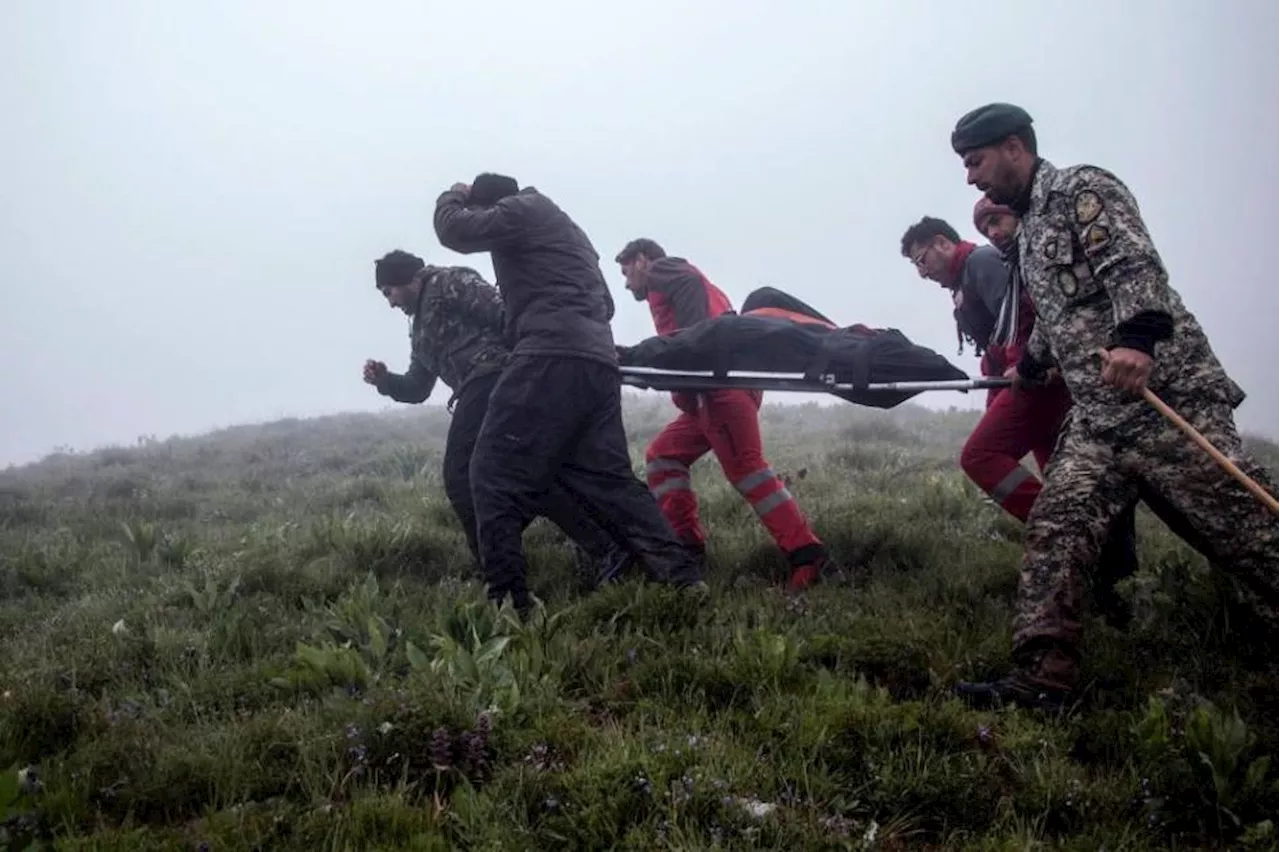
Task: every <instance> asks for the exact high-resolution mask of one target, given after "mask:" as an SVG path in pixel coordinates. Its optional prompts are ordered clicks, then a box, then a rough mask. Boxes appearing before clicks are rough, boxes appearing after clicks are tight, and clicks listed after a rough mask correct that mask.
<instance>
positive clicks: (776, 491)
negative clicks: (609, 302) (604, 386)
mask: <svg viewBox="0 0 1280 852" xmlns="http://www.w3.org/2000/svg"><path fill="white" fill-rule="evenodd" d="M614 260H615V261H616V262H617V263H618V265H619V266H620V267H621V268H622V274H623V276H624V277H625V278H626V281H627V284H626V286H627V289H628V290H629V291H630V292H631V294H632V295H633V296H634V297H635V299H636V301H638V302H647V303H648V305H649V313H650V315H651V316H652V317H653V324H654V327H655V328H656V330H657V332H658V334H660V335H665V334H671V333H673V332H675V331H677V330H679V329H682V328H688V327H689V326H691V325H694V324H695V323H698V322H701V321H703V320H705V319H710V318H711V317H717V316H720V315H722V314H727V313H734V309H733V304H732V302H730V300H729V297H728V296H726V295H725V294H724V292H723V291H721V290H720V289H719V288H718V287H716V286H715V285H714V284H712V283H711V282H710V281H709V280H707V277H706V276H705V275H703V274H702V272H700V271H699V270H698V268H697V267H695V266H694V265H693V264H691V263H690V262H689V261H687V260H685V259H684V258H682V257H668V256H667V253H666V252H665V251H664V250H663V249H662V246H660V245H658V243H656V242H654V241H653V240H651V239H647V238H640V239H635V240H632V241H631V242H629V243H627V244H626V246H624V247H623V249H622V251H620V252H618V255H617V256H616V257H615V258H614ZM671 396H672V401H673V402H674V403H675V405H676V407H677V408H678V409H680V414H679V415H678V416H677V417H676V418H675V419H674V420H672V421H671V422H670V423H668V424H667V425H666V427H665V428H663V430H662V431H661V432H659V433H658V435H657V436H656V437H654V439H653V440H652V441H651V442H650V443H649V446H648V448H647V449H646V450H645V476H646V478H647V479H648V483H649V489H650V491H652V492H653V494H654V496H655V497H656V498H657V500H658V505H659V506H660V507H661V508H662V512H663V514H664V515H666V517H667V520H668V521H670V522H671V525H672V526H673V527H674V528H675V530H676V534H677V535H679V536H680V538H681V540H682V541H683V542H684V543H685V546H686V547H688V548H689V549H690V550H691V551H692V552H694V553H695V554H697V556H698V558H699V559H700V560H703V559H705V555H706V533H705V532H704V531H703V528H702V524H701V523H700V522H699V520H698V498H697V496H696V495H695V494H694V492H693V486H692V483H691V481H690V471H689V469H690V467H692V466H693V463H694V462H696V461H697V460H698V459H700V458H702V456H704V455H705V454H706V453H707V452H708V451H711V452H712V453H714V454H715V457H716V459H717V460H718V461H719V462H720V467H721V469H722V470H723V471H724V474H725V476H726V477H727V478H728V479H729V482H730V484H732V485H733V487H734V488H735V489H736V490H737V491H738V493H739V494H741V495H742V497H743V498H744V499H745V500H746V501H747V502H748V503H749V504H750V505H751V508H752V509H753V510H754V511H755V513H756V516H757V517H758V518H759V519H760V522H761V523H762V524H763V525H764V527H765V529H767V530H768V531H769V534H770V535H771V536H772V537H773V540H774V541H775V542H776V543H777V545H778V547H779V548H780V549H781V550H782V552H783V553H784V554H785V555H786V558H787V561H788V563H789V565H790V567H791V576H790V579H789V581H788V584H787V585H788V588H789V589H790V590H791V591H798V590H800V589H804V588H806V587H807V586H809V585H810V584H811V583H812V582H813V581H814V580H815V579H816V578H817V577H818V575H819V573H820V572H821V571H822V569H823V567H824V565H825V564H826V563H827V561H828V555H827V550H826V548H825V547H824V545H823V543H822V541H821V540H819V538H818V536H817V535H815V534H814V532H813V530H812V529H811V528H810V526H809V522H808V520H807V519H806V518H805V516H804V513H803V512H801V511H800V507H799V506H798V505H797V504H796V501H795V498H794V497H792V495H791V493H790V491H788V490H787V486H786V485H785V483H783V481H782V479H781V478H780V477H779V476H778V475H777V474H776V473H775V472H774V471H773V468H772V467H771V466H770V465H769V461H768V459H766V458H765V455H764V449H763V446H762V442H761V439H760V421H759V418H758V414H759V410H760V405H761V402H762V400H763V394H762V393H761V392H760V391H755V390H739V389H733V388H723V389H717V390H710V391H701V392H698V393H693V392H686V391H677V392H675V393H673V394H672V395H671Z"/></svg>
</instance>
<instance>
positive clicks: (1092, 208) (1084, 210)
mask: <svg viewBox="0 0 1280 852" xmlns="http://www.w3.org/2000/svg"><path fill="white" fill-rule="evenodd" d="M1075 208H1076V221H1077V222H1079V223H1080V224H1081V225H1087V224H1089V223H1090V222H1092V221H1093V220H1094V219H1097V218H1098V217H1099V216H1101V215H1102V199H1101V198H1099V197H1098V193H1096V192H1094V191H1093V190H1092V189H1082V190H1080V191H1079V192H1077V193H1076V197H1075Z"/></svg>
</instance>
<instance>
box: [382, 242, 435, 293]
mask: <svg viewBox="0 0 1280 852" xmlns="http://www.w3.org/2000/svg"><path fill="white" fill-rule="evenodd" d="M426 265H427V264H426V262H425V261H424V260H423V259H422V258H420V257H418V256H417V255H415V254H409V252H407V251H401V250H400V249H396V250H395V251H391V252H387V253H386V254H385V255H383V256H382V257H381V258H379V259H378V260H377V261H375V262H374V265H373V278H374V283H375V284H376V285H377V287H378V288H379V289H381V288H382V287H403V286H404V285H406V284H408V283H409V282H410V281H412V280H413V276H415V275H417V274H418V272H419V271H420V270H422V269H423V268H425V267H426Z"/></svg>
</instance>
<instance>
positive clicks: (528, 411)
mask: <svg viewBox="0 0 1280 852" xmlns="http://www.w3.org/2000/svg"><path fill="white" fill-rule="evenodd" d="M434 226H435V232H436V236H437V237H438V238H439V240H440V243H441V244H442V245H444V246H445V247H446V248H449V249H452V250H453V251H456V252H459V253H461V254H472V253H475V252H482V251H485V252H489V256H490V258H491V260H492V262H493V269H494V275H495V278H496V284H497V287H498V290H499V291H500V292H501V295H502V301H503V304H504V306H505V316H504V329H505V336H506V342H507V344H508V345H509V346H510V348H511V356H510V359H509V360H508V362H507V363H506V365H505V366H504V367H503V369H502V372H501V374H500V375H499V377H498V379H497V382H496V384H495V385H494V388H493V394H492V397H491V398H490V400H489V409H488V411H487V412H486V414H485V417H484V421H483V424H482V425H481V427H480V432H479V435H478V436H477V438H476V446H475V451H474V453H473V454H472V457H471V491H472V496H473V498H474V500H475V507H476V529H477V538H478V542H479V549H480V559H481V564H482V565H483V568H484V572H485V574H486V576H487V577H488V581H489V594H490V597H491V598H492V599H493V600H495V601H501V600H502V599H503V598H504V597H505V596H506V595H508V594H510V595H511V597H512V598H513V602H514V604H515V606H516V608H517V610H519V611H520V612H522V613H524V612H527V611H528V609H529V606H530V600H529V593H528V589H527V586H526V574H527V570H528V569H527V565H526V563H525V557H524V548H523V543H522V540H521V531H522V529H523V528H524V525H525V524H526V523H527V519H528V518H529V517H531V516H532V515H534V514H537V513H538V511H539V501H540V500H541V498H542V495H543V494H544V493H545V492H546V491H547V490H548V489H549V488H550V487H551V486H552V485H553V484H559V485H560V486H561V487H563V488H564V489H565V490H566V491H568V492H569V493H570V494H571V495H572V496H573V498H574V499H575V501H576V502H577V503H578V505H579V506H581V507H583V508H584V509H585V510H586V511H588V512H589V513H590V515H591V517H592V519H593V520H594V521H595V522H596V523H598V524H599V525H600V526H601V527H603V528H604V529H605V531H606V532H608V534H609V535H610V536H611V537H612V538H613V540H614V542H615V543H617V545H618V546H619V547H620V548H621V549H622V550H624V551H625V552H626V553H628V554H629V555H631V556H634V557H636V558H638V559H639V560H640V561H641V562H642V564H643V565H644V567H645V569H646V571H647V572H648V574H649V576H650V577H651V578H652V579H656V580H660V581H665V582H670V583H673V584H675V585H677V586H681V587H686V586H696V587H698V588H699V589H705V588H706V586H705V584H704V583H702V582H701V570H700V566H699V565H698V563H697V562H695V561H694V560H693V559H692V558H691V557H690V556H689V554H688V553H686V552H685V550H684V548H682V547H681V546H680V542H679V541H678V540H677V538H676V536H675V534H674V532H673V531H672V529H671V527H670V525H669V524H668V523H667V522H666V520H665V519H664V518H663V516H662V513H661V512H660V511H659V510H658V505H657V503H656V502H655V501H654V499H653V497H652V496H651V495H650V494H649V492H648V489H646V488H645V486H644V483H642V482H640V480H639V479H637V478H636V475H635V473H634V472H633V471H632V469H631V456H630V453H629V451H628V447H627V436H626V432H625V430H624V427H623V422H622V385H621V376H620V374H619V372H618V360H617V351H616V349H615V346H614V341H613V331H612V329H611V328H610V327H609V321H610V320H611V319H612V318H613V308H614V305H613V299H612V297H611V296H610V294H609V288H608V287H607V285H606V284H605V280H604V274H603V273H602V272H601V270H600V258H599V255H598V254H597V253H596V250H595V248H594V247H593V246H592V245H591V241H590V240H589V239H588V238H587V235H586V234H585V233H583V231H582V229H581V228H579V227H578V225H577V224H575V223H574V221H573V220H572V219H570V218H569V216H568V215H566V214H565V212H564V211H563V210H561V209H560V207H558V206H557V205H556V203H555V202H554V201H552V200H551V199H550V198H548V197H547V196H545V195H543V194H542V193H540V192H538V191H537V190H536V189H534V188H533V187H525V188H524V189H520V187H519V184H518V183H517V182H516V181H515V180H514V179H513V178H510V177H507V176H505V175H496V174H491V173H486V174H482V175H479V176H478V177H477V178H476V179H475V182H474V184H473V185H472V186H468V185H466V184H461V183H459V184H454V185H453V187H451V188H450V189H449V190H447V191H445V192H443V193H441V195H440V196H439V198H438V199H437V201H436V208H435V215H434Z"/></svg>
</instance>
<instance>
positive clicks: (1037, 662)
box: [955, 647, 1079, 710]
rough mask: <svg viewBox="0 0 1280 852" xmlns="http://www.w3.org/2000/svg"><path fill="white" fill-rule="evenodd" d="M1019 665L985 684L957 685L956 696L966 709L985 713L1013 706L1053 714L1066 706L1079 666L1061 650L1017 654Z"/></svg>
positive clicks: (1077, 676)
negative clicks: (967, 705) (1051, 711)
mask: <svg viewBox="0 0 1280 852" xmlns="http://www.w3.org/2000/svg"><path fill="white" fill-rule="evenodd" d="M1014 657H1015V659H1019V658H1021V659H1020V660H1019V663H1018V664H1017V665H1016V666H1015V667H1014V670H1013V671H1012V672H1010V673H1009V674H1007V675H1005V676H1004V677H1002V678H1000V679H998V680H994V681H986V682H973V681H961V682H959V683H957V684H956V686H955V691H956V694H957V695H958V696H959V697H960V698H961V699H962V700H964V701H965V702H967V703H968V704H969V705H970V706H972V707H975V708H978V709H989V708H991V707H994V706H997V705H999V704H1015V705H1017V706H1019V707H1025V708H1027V709H1030V710H1057V709H1060V708H1061V707H1063V705H1065V704H1067V703H1069V702H1070V700H1071V698H1072V697H1073V693H1074V691H1075V686H1076V683H1077V681H1078V679H1079V662H1078V661H1077V660H1076V659H1075V656H1074V655H1073V654H1071V653H1068V652H1067V651H1066V650H1064V649H1063V648H1061V647H1051V648H1048V649H1046V650H1042V651H1039V652H1038V653H1027V652H1024V653H1022V654H1018V653H1016V652H1015V654H1014Z"/></svg>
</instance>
